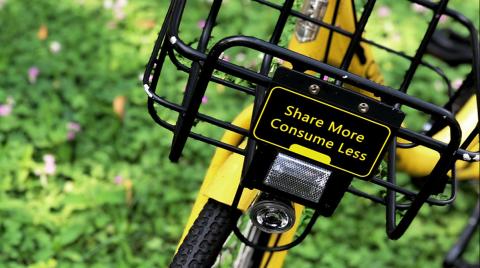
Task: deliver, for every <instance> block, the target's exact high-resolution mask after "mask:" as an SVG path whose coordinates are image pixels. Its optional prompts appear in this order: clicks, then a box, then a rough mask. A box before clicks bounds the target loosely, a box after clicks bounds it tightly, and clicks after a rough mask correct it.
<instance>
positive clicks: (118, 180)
mask: <svg viewBox="0 0 480 268" xmlns="http://www.w3.org/2000/svg"><path fill="white" fill-rule="evenodd" d="M113 183H115V184H116V185H121V184H122V183H123V177H122V176H120V175H117V176H115V178H114V179H113Z"/></svg>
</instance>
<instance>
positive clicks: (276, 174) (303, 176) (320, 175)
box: [264, 153, 332, 203]
mask: <svg viewBox="0 0 480 268" xmlns="http://www.w3.org/2000/svg"><path fill="white" fill-rule="evenodd" d="M331 174H332V172H331V171H329V170H326V169H324V168H321V167H319V166H316V165H314V164H311V163H308V162H306V161H302V160H299V159H296V158H294V157H291V156H288V155H285V154H281V153H280V154H278V156H277V157H276V158H275V160H274V161H273V164H272V167H271V168H270V170H269V171H268V173H267V177H266V178H265V180H264V184H265V185H268V186H270V187H272V188H275V189H277V190H280V191H283V192H287V193H289V194H292V195H295V196H298V197H300V198H303V199H305V200H309V201H312V202H316V203H317V202H318V201H320V197H321V196H322V194H323V190H324V189H325V185H326V184H327V181H328V178H330V175H331Z"/></svg>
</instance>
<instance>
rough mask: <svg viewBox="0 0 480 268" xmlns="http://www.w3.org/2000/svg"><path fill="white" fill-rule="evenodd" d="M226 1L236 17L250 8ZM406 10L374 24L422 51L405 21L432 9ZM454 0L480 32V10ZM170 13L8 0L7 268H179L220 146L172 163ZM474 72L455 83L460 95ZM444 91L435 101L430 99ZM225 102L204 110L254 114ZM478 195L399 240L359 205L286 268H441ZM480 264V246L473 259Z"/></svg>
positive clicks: (4, 50)
mask: <svg viewBox="0 0 480 268" xmlns="http://www.w3.org/2000/svg"><path fill="white" fill-rule="evenodd" d="M226 2H228V4H230V5H232V6H234V8H232V10H236V8H241V5H243V4H245V3H244V2H245V1H226ZM247 2H248V1H247ZM397 2H400V1H395V2H393V1H383V2H382V3H379V5H378V9H377V10H376V12H375V14H374V17H373V18H372V19H374V20H376V21H377V22H378V24H376V25H381V27H375V28H372V29H370V30H369V31H370V33H371V34H372V35H373V36H377V37H380V38H383V40H385V42H387V43H391V44H396V45H399V46H401V47H405V49H406V50H409V49H412V48H411V47H408V46H409V45H408V42H407V41H408V40H405V39H402V38H401V37H400V36H399V35H398V34H396V31H395V30H399V31H402V32H403V31H404V32H407V34H411V35H417V36H418V35H419V34H420V33H417V32H416V21H415V20H407V22H406V23H396V22H397V21H399V20H402V21H405V18H408V17H409V16H410V14H414V13H416V14H418V17H420V18H421V17H422V12H424V11H423V10H422V9H421V8H419V7H417V6H414V5H410V4H408V5H403V7H400V5H399V4H398V3H397ZM451 2H453V4H454V5H455V6H456V7H458V8H459V9H461V10H462V11H463V12H464V13H465V14H466V15H467V16H469V17H470V18H471V19H473V20H474V21H476V22H477V26H478V2H477V3H476V1H468V2H467V1H460V0H456V1H451ZM168 4H169V3H168V1H166V0H158V1H151V0H135V1H127V0H104V1H100V0H65V1H54V0H42V1H28V0H0V44H1V49H0V241H1V243H0V267H26V266H28V267H38V268H40V267H165V266H166V265H167V263H168V262H169V260H170V258H171V256H172V255H173V252H174V250H175V246H176V243H177V239H178V237H179V235H180V234H181V231H182V225H183V223H184V222H185V221H186V217H187V215H188V213H189V205H190V203H191V202H192V201H193V200H194V198H195V195H196V190H197V189H198V187H199V183H200V181H201V179H202V174H203V173H204V172H205V168H206V166H207V163H208V159H209V158H210V157H211V155H212V154H213V148H212V147H209V146H207V145H204V144H201V143H198V142H191V143H189V144H188V146H187V148H186V151H185V152H184V157H183V158H182V159H181V161H180V164H179V165H173V164H171V163H170V162H169V160H168V158H167V154H168V148H169V145H170V141H171V135H170V133H168V132H167V131H166V130H163V129H160V128H159V127H157V126H156V125H155V124H154V123H153V122H152V121H151V119H150V117H149V116H148V114H147V111H146V108H145V103H146V96H145V94H144V92H143V90H142V88H141V86H140V76H141V75H142V73H143V68H144V64H145V63H146V61H147V59H148V56H149V53H150V50H151V48H152V45H153V42H154V40H155V37H156V32H157V31H158V30H159V28H160V25H161V22H162V20H163V17H164V15H165V13H166V8H167V7H168ZM194 5H195V6H196V8H197V9H198V14H197V13H188V14H187V15H185V16H186V19H185V20H186V24H185V25H186V26H185V27H186V28H188V29H197V30H199V29H200V28H201V27H203V26H202V23H204V21H203V20H202V16H200V15H199V14H201V13H202V12H203V13H205V12H206V11H207V10H208V6H209V1H205V0H202V1H200V0H199V1H197V2H196V3H195V4H194ZM235 5H238V6H236V7H235ZM237 15H238V12H237V13H235V12H234V13H231V14H228V13H227V15H226V16H227V18H229V23H230V24H229V27H228V28H229V29H230V30H231V29H235V28H238V29H241V28H243V27H244V25H243V24H242V23H240V22H238V21H236V20H230V18H235V17H236V16H237ZM241 16H242V17H244V18H246V19H248V20H251V21H255V22H259V23H252V25H253V26H252V27H251V29H242V30H245V31H254V32H258V33H259V34H262V33H263V34H265V33H264V32H266V30H267V29H269V27H270V26H271V25H268V24H265V25H263V24H262V22H261V21H262V18H260V17H259V16H258V13H256V12H250V13H242V14H241ZM446 20H447V19H445V22H444V23H448V21H446ZM224 23H225V22H224ZM187 33H188V32H185V34H187ZM228 56H229V57H230V58H231V59H232V60H234V61H247V60H252V57H253V61H255V57H256V56H255V57H254V56H251V55H248V53H243V52H238V53H236V54H234V55H228ZM378 57H379V58H380V60H379V61H380V64H381V66H382V68H383V69H384V70H387V72H386V78H387V81H395V79H399V78H398V77H396V76H395V75H398V71H396V68H395V67H394V66H396V65H395V64H396V63H395V62H393V63H392V61H391V60H389V59H388V57H386V56H382V55H379V56H378ZM252 64H255V62H253V63H252ZM166 72H168V73H167V74H166V75H165V76H166V77H167V81H166V82H165V83H166V85H167V88H168V90H169V91H170V93H166V94H173V95H179V94H180V93H181V91H182V90H183V89H184V87H185V81H184V80H180V79H179V76H178V74H177V72H176V71H175V70H174V69H173V68H170V69H169V70H166ZM464 73H465V69H463V70H462V69H460V70H454V71H452V72H451V73H450V75H451V77H453V82H454V83H455V85H456V86H458V85H457V84H458V83H459V81H460V82H461V79H462V76H463V74H464ZM435 79H438V78H434V77H433V76H432V75H430V74H427V73H425V74H423V75H422V76H421V79H420V80H421V83H420V85H419V86H417V88H416V89H414V93H415V94H423V95H422V96H424V97H425V98H427V99H428V98H430V99H431V100H432V101H439V102H440V101H442V100H435V98H437V97H438V95H439V94H436V93H435V90H436V88H435V87H436V86H435V83H436V82H435ZM422 83H423V84H422ZM432 85H433V87H434V89H435V90H425V88H431V87H432ZM162 90H163V88H162ZM439 90H440V89H439ZM172 92H173V93H172ZM209 92H210V91H209ZM224 94H228V93H225V92H224V89H223V88H221V87H219V88H216V90H214V91H212V92H211V93H209V94H207V96H205V98H204V100H203V103H204V105H203V107H204V108H205V109H208V110H209V111H211V112H213V113H215V112H217V113H224V111H225V109H226V107H228V106H230V105H232V106H242V107H243V106H244V105H245V103H246V101H245V100H243V99H239V98H237V96H235V95H234V96H230V98H229V100H227V101H226V104H225V103H224V104H223V105H222V104H219V105H217V106H215V100H218V99H219V98H224V96H225V95H224ZM233 114H234V112H230V115H229V116H233ZM172 119H173V118H172ZM413 124H415V122H413ZM216 135H220V133H217V134H216ZM474 191H475V190H474V188H472V187H469V186H461V192H460V194H459V198H458V201H457V202H456V203H455V205H454V206H453V207H449V208H430V207H425V208H423V209H422V211H421V214H420V216H419V218H418V219H417V220H416V221H415V222H414V223H413V226H412V227H411V229H410V230H409V231H408V232H407V234H406V235H405V236H404V237H403V238H402V239H401V240H399V241H388V239H387V238H386V235H385V233H384V214H383V210H382V208H380V207H379V206H375V205H373V204H372V203H370V202H369V201H366V200H359V199H358V198H355V197H352V196H349V195H347V196H346V197H345V200H344V201H343V203H342V204H341V206H340V207H339V209H338V211H337V213H336V214H335V215H334V216H333V218H332V219H328V220H322V219H321V220H320V221H319V222H318V224H317V225H316V227H315V229H314V231H313V233H312V235H311V237H310V238H309V239H307V240H306V241H305V242H304V243H303V244H302V245H301V246H300V247H298V248H295V249H294V250H293V251H292V252H291V253H290V255H289V257H288V258H287V265H286V267H293V266H294V265H297V267H319V266H322V267H363V266H368V267H439V266H440V263H441V261H442V258H443V254H444V253H445V252H446V251H447V249H448V248H449V246H450V245H452V244H453V242H454V241H455V239H456V237H457V235H458V233H459V232H460V230H461V228H462V227H463V225H464V224H465V221H466V217H467V214H468V213H469V211H470V209H471V208H472V207H473V204H474V202H475V196H474V195H475V194H474ZM477 236H478V235H477ZM474 239H475V238H474ZM474 241H475V240H474ZM476 241H478V238H477V240H476ZM478 253H479V247H478V245H474V247H473V248H471V249H470V250H469V256H468V258H470V259H472V258H473V259H475V258H478Z"/></svg>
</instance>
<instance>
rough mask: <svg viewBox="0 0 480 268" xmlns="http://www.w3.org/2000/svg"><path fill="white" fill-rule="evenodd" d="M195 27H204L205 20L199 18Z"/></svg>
mask: <svg viewBox="0 0 480 268" xmlns="http://www.w3.org/2000/svg"><path fill="white" fill-rule="evenodd" d="M197 27H198V28H199V29H203V27H205V20H199V21H198V22H197Z"/></svg>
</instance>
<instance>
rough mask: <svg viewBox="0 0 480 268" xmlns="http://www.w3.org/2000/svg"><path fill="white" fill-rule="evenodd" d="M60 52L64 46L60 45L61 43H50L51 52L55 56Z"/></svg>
mask: <svg viewBox="0 0 480 268" xmlns="http://www.w3.org/2000/svg"><path fill="white" fill-rule="evenodd" d="M60 50H62V44H60V42H58V41H52V42H51V43H50V52H52V53H53V54H57V53H58V52H60Z"/></svg>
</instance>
